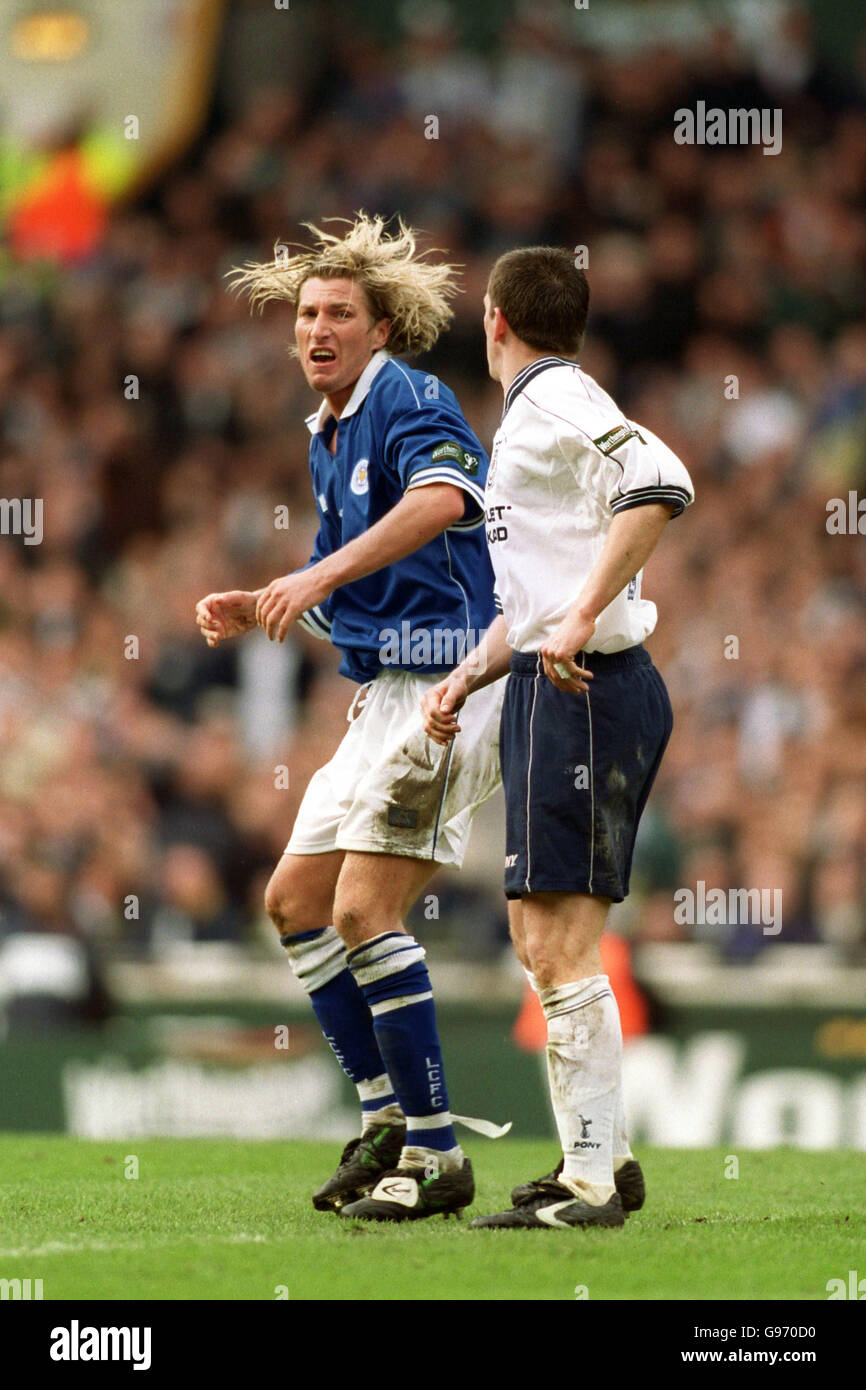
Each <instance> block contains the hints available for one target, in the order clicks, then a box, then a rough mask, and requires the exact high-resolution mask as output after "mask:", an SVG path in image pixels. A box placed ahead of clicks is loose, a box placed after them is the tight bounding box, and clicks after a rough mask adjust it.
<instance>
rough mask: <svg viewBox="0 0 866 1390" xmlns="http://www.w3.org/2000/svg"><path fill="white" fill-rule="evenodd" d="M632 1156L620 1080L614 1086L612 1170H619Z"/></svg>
mask: <svg viewBox="0 0 866 1390" xmlns="http://www.w3.org/2000/svg"><path fill="white" fill-rule="evenodd" d="M632 1158H634V1154H633V1153H632V1151H631V1144H630V1143H629V1142H628V1134H627V1132H626V1127H625V1107H624V1106H623V1103H622V1081H620V1083H619V1085H618V1086H617V1088H616V1112H615V1114H614V1121H613V1171H614V1172H615V1173H617V1172H619V1170H620V1168H621V1167H622V1165H623V1164H624V1163H628V1161H629V1159H632Z"/></svg>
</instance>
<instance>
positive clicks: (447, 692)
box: [421, 671, 469, 746]
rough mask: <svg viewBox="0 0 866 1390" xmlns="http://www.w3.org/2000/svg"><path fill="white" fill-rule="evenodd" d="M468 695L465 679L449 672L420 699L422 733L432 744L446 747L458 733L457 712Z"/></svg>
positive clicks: (456, 672)
mask: <svg viewBox="0 0 866 1390" xmlns="http://www.w3.org/2000/svg"><path fill="white" fill-rule="evenodd" d="M468 694H469V691H468V688H467V682H466V677H465V676H463V675H461V674H460V673H459V671H451V672H450V674H449V675H447V676H446V677H445V679H444V680H443V681H440V682H439V684H438V685H434V686H432V688H431V689H430V690H428V691H427V692H426V693H425V694H424V695H423V696H422V699H421V721H422V723H423V725H424V732H425V733H426V735H427V737H428V738H432V740H433V742H434V743H442V744H445V745H446V746H447V744H449V743H450V742H451V740H452V739H453V737H454V735H455V734H459V733H460V725H459V724H458V722H457V710H459V709H460V708H461V706H462V705H463V704H464V703H465V700H466V697H467V695H468Z"/></svg>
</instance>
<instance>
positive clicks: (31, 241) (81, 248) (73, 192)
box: [9, 149, 108, 265]
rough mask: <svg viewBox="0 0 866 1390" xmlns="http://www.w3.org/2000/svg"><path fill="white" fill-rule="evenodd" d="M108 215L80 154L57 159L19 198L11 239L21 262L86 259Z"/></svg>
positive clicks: (63, 154) (71, 151)
mask: <svg viewBox="0 0 866 1390" xmlns="http://www.w3.org/2000/svg"><path fill="white" fill-rule="evenodd" d="M107 213H108V206H107V200H106V198H105V197H104V196H103V195H102V194H101V193H100V192H99V191H98V190H97V189H96V188H95V187H94V186H93V180H92V178H91V176H90V172H89V170H88V168H87V164H86V161H85V158H84V156H83V154H82V152H81V150H79V149H66V150H62V151H61V152H60V153H58V154H55V155H53V156H52V157H51V159H50V160H49V161H48V163H47V164H46V166H45V168H44V169H43V170H42V172H41V174H40V176H39V177H38V179H36V180H35V181H34V183H33V184H31V186H30V187H29V188H28V189H27V191H26V192H25V193H24V194H23V195H22V196H21V197H20V198H19V200H18V202H17V204H16V205H15V207H14V208H13V210H12V213H11V215H10V217H9V240H10V244H11V246H12V250H13V252H14V254H15V255H16V256H17V257H18V258H19V259H20V260H41V259H45V260H58V261H60V262H61V263H63V264H67V265H68V264H71V263H73V262H75V261H80V260H84V259H86V258H87V257H88V256H90V255H92V253H93V252H94V251H95V250H96V248H97V247H98V245H99V243H100V241H101V240H102V235H103V232H104V230H105V223H106V218H107Z"/></svg>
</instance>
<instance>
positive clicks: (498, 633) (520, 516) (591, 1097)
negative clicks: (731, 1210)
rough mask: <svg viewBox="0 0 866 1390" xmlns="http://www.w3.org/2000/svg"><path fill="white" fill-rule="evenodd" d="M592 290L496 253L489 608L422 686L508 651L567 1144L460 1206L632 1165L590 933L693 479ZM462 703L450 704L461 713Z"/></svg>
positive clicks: (625, 879)
mask: <svg viewBox="0 0 866 1390" xmlns="http://www.w3.org/2000/svg"><path fill="white" fill-rule="evenodd" d="M588 304H589V289H588V286H587V282H586V277H585V276H584V274H583V271H582V270H579V269H577V268H576V267H575V265H574V261H573V258H572V253H571V252H570V251H565V250H560V249H557V248H554V247H530V248H527V249H525V250H518V251H511V252H508V253H507V254H506V255H504V256H502V257H500V259H499V260H498V261H497V262H496V264H495V265H494V267H493V271H492V273H491V276H490V281H489V284H488V291H487V294H486V295H485V297H484V332H485V335H486V339H487V361H488V366H489V369H490V374H491V376H492V377H493V378H494V379H495V380H497V381H499V383H500V384H501V386H502V389H503V392H504V395H505V405H504V410H503V414H502V421H501V424H500V426H499V429H498V431H497V433H496V436H495V439H494V442H493V448H492V451H491V459H490V468H489V470H488V475H487V487H486V492H485V511H486V519H487V542H488V545H489V547H490V557H491V560H492V563H493V571H494V576H495V581H496V601H497V607H498V609H499V611H500V616H499V617H498V618H497V619H496V621H495V622H494V623H493V624H492V625H491V627H490V629H489V631H488V634H487V637H486V639H485V642H484V644H482V647H481V648H479V649H478V651H477V652H474V653H472V654H470V656H469V657H467V658H466V659H465V660H464V661H463V662H461V664H460V665H459V666H458V667H457V668H456V669H455V670H454V671H453V672H451V674H450V675H448V676H446V677H445V679H444V680H443V681H441V682H440V683H439V684H437V685H436V686H434V687H433V689H432V690H430V691H428V692H426V694H425V696H424V698H423V700H422V712H423V715H424V720H425V727H426V729H427V732H428V733H429V735H430V736H431V738H434V739H438V740H439V741H440V742H442V743H447V742H448V741H449V740H450V739H452V738H453V737H454V736H455V734H456V733H458V732H459V729H460V723H459V720H458V716H457V711H458V710H460V709H461V707H462V706H463V705H464V703H465V702H466V700H467V697H468V699H469V705H468V711H471V704H472V699H474V698H475V695H474V693H473V692H476V691H479V690H481V689H483V688H484V687H485V686H486V685H487V684H488V683H489V682H490V681H493V680H496V679H497V678H498V677H499V676H501V675H502V674H503V673H504V672H505V671H508V670H510V675H509V678H508V683H507V686H506V693H505V704H504V707H503V713H502V728H501V736H500V754H501V760H502V779H503V782H504V785H505V793H506V854H505V866H506V867H505V890H506V895H507V897H508V898H509V899H510V900H511V910H510V920H511V932H512V937H513V940H514V944H515V948H516V950H517V954H518V956H519V958H520V960H521V962H522V964H523V966H524V968H525V970H526V971H527V973H528V975H529V978H530V980H531V982H532V984H533V986H534V987H535V988H536V989H537V991H538V995H539V998H540V1000H541V1003H542V1006H543V1008H544V1013H545V1016H546V1018H547V1027H548V1042H547V1059H548V1075H549V1081H550V1093H551V1099H552V1102H553V1109H554V1113H555V1116H556V1122H557V1128H558V1131H559V1137H560V1142H561V1144H562V1159H561V1161H560V1164H559V1165H558V1167H557V1168H556V1169H555V1170H554V1171H553V1172H552V1173H550V1174H549V1175H548V1176H546V1177H544V1178H541V1179H538V1180H536V1181H534V1182H529V1183H524V1184H522V1185H521V1186H520V1187H517V1188H515V1189H514V1191H513V1193H512V1202H513V1206H512V1207H511V1208H510V1209H509V1210H507V1211H503V1212H498V1213H496V1214H494V1215H491V1216H482V1217H479V1218H477V1219H476V1220H475V1221H473V1222H472V1225H473V1226H475V1227H490V1226H493V1227H545V1226H549V1227H557V1226H559V1227H573V1226H621V1225H622V1224H623V1221H624V1218H625V1215H626V1214H627V1213H628V1212H629V1211H631V1210H636V1209H637V1208H638V1207H639V1206H641V1205H642V1204H643V1198H644V1182H643V1175H642V1173H641V1170H640V1166H639V1164H638V1163H637V1162H636V1160H635V1159H634V1156H633V1154H632V1152H631V1149H630V1147H629V1143H628V1138H627V1135H626V1129H625V1121H624V1115H623V1107H622V1084H621V1070H622V1033H621V1029H620V1020H619V1011H618V1009H617V1005H616V1000H615V999H614V997H613V994H612V992H611V988H610V984H609V982H608V978H607V976H606V975H604V974H603V973H602V966H601V959H600V956H599V942H600V940H601V935H602V932H603V930H604V926H605V921H606V918H607V914H608V909H609V908H610V905H611V903H613V902H621V901H622V900H623V899H624V898H625V896H626V895H627V893H628V886H629V873H630V869H631V861H632V851H633V848H634V840H635V833H636V831H637V826H638V821H639V820H640V817H641V813H642V812H643V808H644V806H645V804H646V800H647V797H648V795H649V792H650V789H651V787H652V784H653V781H654V779H655V776H656V773H657V771H658V768H659V764H660V762H661V758H662V755H663V753H664V750H665V747H666V745H667V742H668V739H669V737H670V733H671V727H672V715H671V707H670V701H669V699H668V695H667V691H666V689H665V685H664V682H663V680H662V678H661V676H660V675H659V673H658V671H657V670H656V668H655V666H654V665H653V663H652V661H651V660H650V656H649V653H648V652H647V650H646V648H645V647H644V646H643V641H644V638H646V637H648V636H649V634H650V633H651V632H652V631H653V629H654V628H655V625H656V618H657V612H656V607H655V604H653V603H650V602H649V601H648V600H647V599H645V598H643V597H642V595H641V571H642V569H643V566H644V565H645V563H646V561H647V560H648V559H649V556H650V555H651V554H652V552H653V550H654V548H655V546H656V543H657V542H658V540H659V537H660V536H661V534H662V531H663V530H664V528H665V526H666V525H667V523H668V521H669V519H670V518H671V517H672V516H677V515H678V514H679V513H680V512H682V511H683V509H684V508H685V507H686V506H688V504H689V503H690V502H691V501H692V500H693V496H694V494H693V489H692V484H691V481H690V479H689V475H688V473H687V472H686V469H685V468H684V466H683V464H682V463H681V462H680V460H679V459H678V458H677V457H676V455H675V454H673V453H672V452H671V450H670V449H669V448H668V447H667V446H666V445H665V444H663V443H662V441H661V440H660V439H658V438H657V437H656V436H655V435H654V434H653V433H652V432H651V431H650V430H648V429H645V428H644V427H643V426H642V425H637V424H635V422H634V421H632V420H628V419H626V417H625V416H624V415H623V413H622V411H621V410H620V409H619V407H618V406H617V405H616V403H615V402H614V401H613V400H612V399H611V397H610V396H609V395H607V393H606V392H605V391H603V390H602V389H601V387H600V386H599V385H598V384H597V383H596V382H595V381H593V379H592V378H591V377H589V376H587V374H586V373H585V372H584V371H582V370H581V368H580V366H579V365H578V363H577V361H576V360H575V359H576V357H577V353H578V351H579V349H580V345H581V342H582V339H583V333H584V329H585V325H586V318H587V310H588ZM466 712H467V711H464V714H463V715H462V716H461V718H463V719H465V715H466Z"/></svg>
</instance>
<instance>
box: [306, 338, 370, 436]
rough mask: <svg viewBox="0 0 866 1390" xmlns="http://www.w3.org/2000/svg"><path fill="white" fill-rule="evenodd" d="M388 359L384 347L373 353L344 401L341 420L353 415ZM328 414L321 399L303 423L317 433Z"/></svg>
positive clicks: (323, 424)
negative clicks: (316, 407) (319, 403)
mask: <svg viewBox="0 0 866 1390" xmlns="http://www.w3.org/2000/svg"><path fill="white" fill-rule="evenodd" d="M390 360H391V354H390V353H389V352H386V351H385V349H384V348H379V351H378V352H374V353H373V356H372V357H371V358H370V360H369V362H368V363H367V365H366V367H365V368H364V370H363V371H362V373H361V375H360V376H359V377H358V380H357V381H356V382H355V389H354V390H353V392H352V394H351V396H350V397H349V399H348V401H347V402H346V406H345V409H344V411H343V413H342V415H341V416H340V419H341V420H345V419H346V417H347V416H348V415H354V414H355V411H356V410H358V409H359V408H360V407H361V405H362V404H363V402H364V400H365V398H366V396H367V394H368V392H369V390H370V387H371V386H372V385H373V381H374V379H375V377H377V376H378V374H379V372H381V370H382V368H383V367H384V366H385V364H386V363H387V362H390ZM330 415H331V410H330V407H329V405H328V402H327V400H323V401H322V404H321V405H320V406H319V408H318V410H316V411H314V412H313V414H312V415H308V416H307V419H306V422H305V423H306V426H307V429H308V430H309V431H310V434H318V433H319V431H320V430H323V429H324V428H325V424H326V422H327V420H328V419H329V417H330Z"/></svg>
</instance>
